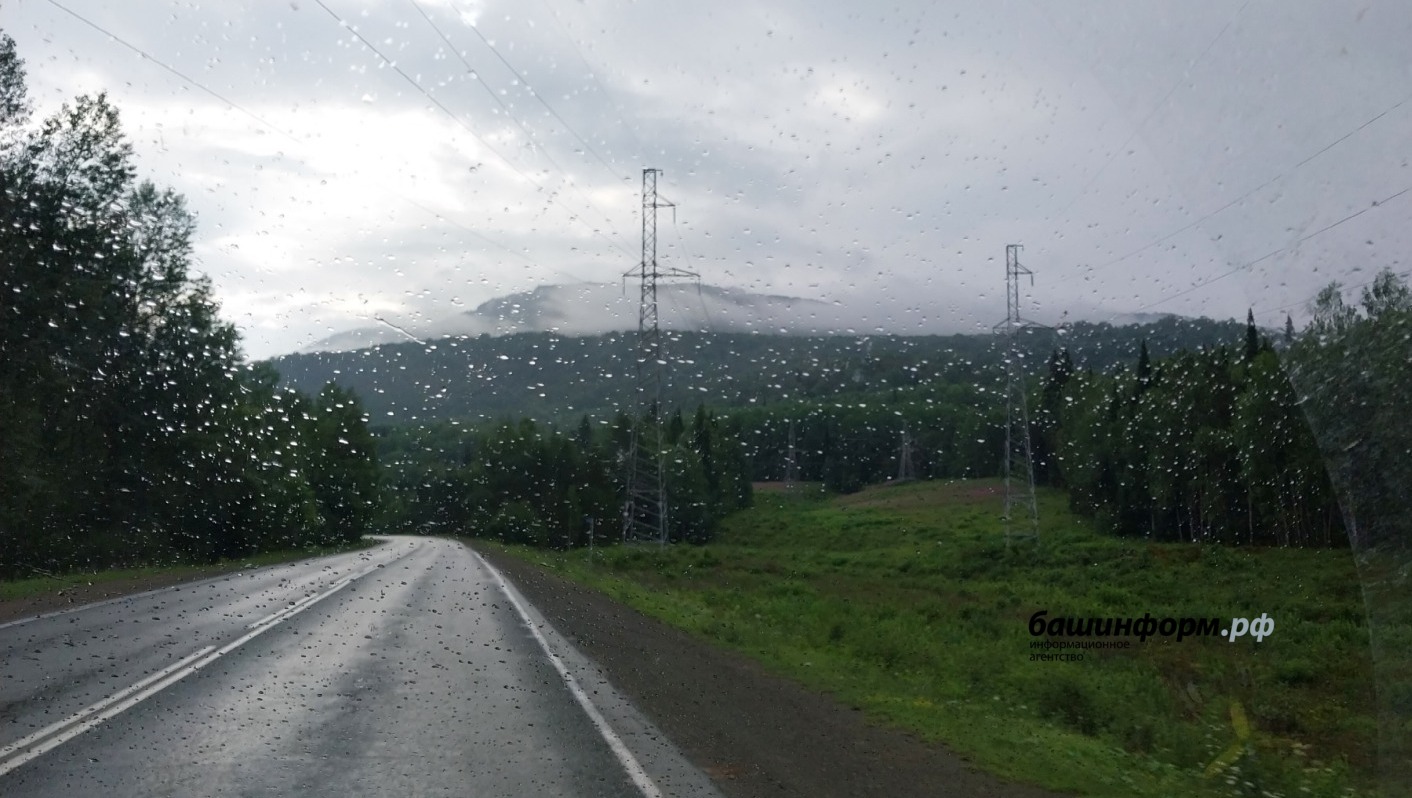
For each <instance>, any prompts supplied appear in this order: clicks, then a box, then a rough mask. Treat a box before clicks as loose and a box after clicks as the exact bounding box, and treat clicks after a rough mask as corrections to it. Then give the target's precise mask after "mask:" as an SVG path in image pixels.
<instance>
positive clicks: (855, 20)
mask: <svg viewBox="0 0 1412 798" xmlns="http://www.w3.org/2000/svg"><path fill="white" fill-rule="evenodd" d="M0 27H3V29H4V30H5V31H6V32H7V33H9V34H10V35H11V36H13V37H14V38H15V40H16V42H17V44H18V46H19V50H20V54H21V56H22V57H23V58H25V60H26V62H27V65H28V70H29V79H30V86H31V95H32V99H33V100H34V102H35V105H36V110H37V111H38V114H37V116H41V117H42V116H43V115H45V114H47V113H50V112H52V111H53V110H55V109H57V107H58V105H59V104H60V103H62V102H63V101H64V100H65V99H67V98H70V97H72V96H74V95H76V94H79V93H84V92H96V91H107V92H109V94H110V96H111V97H112V98H113V99H114V100H115V101H116V103H117V104H118V105H119V107H120V108H121V109H122V111H123V113H124V121H125V125H126V129H127V130H128V132H129V135H130V137H131V139H132V141H133V143H134V146H135V147H136V150H137V152H138V155H139V159H140V163H141V166H142V168H143V170H144V172H145V173H146V174H147V175H148V176H150V177H151V178H152V179H153V180H155V181H156V182H158V183H160V184H166V185H170V186H172V187H174V188H176V189H177V190H178V191H180V192H182V193H184V194H185V195H186V196H187V197H188V199H189V200H190V202H191V204H192V206H193V208H194V209H195V211H196V212H197V214H198V216H199V222H200V234H199V240H198V244H197V255H198V257H199V261H200V268H201V270H202V271H204V272H206V273H208V274H209V275H210V276H211V277H212V279H213V280H214V282H215V285H216V288H217V293H218V298H219V299H220V301H221V303H222V305H223V308H224V312H225V315H226V316H227V317H228V318H229V319H231V320H232V321H234V322H235V323H236V324H237V325H238V326H239V327H240V328H241V330H242V331H243V333H244V336H245V341H246V344H245V346H246V351H247V353H248V354H249V355H251V356H253V357H264V356H268V355H272V354H276V353H279V352H285V351H290V350H293V349H296V348H299V347H301V346H304V345H306V344H308V343H309V342H310V341H313V340H316V339H319V338H322V337H324V336H327V335H329V334H331V333H334V332H338V331H342V330H347V329H350V328H354V327H365V326H368V325H370V324H376V323H377V322H376V319H378V318H383V319H387V320H390V321H393V322H396V323H398V324H410V325H416V324H418V323H423V322H425V321H426V320H428V319H436V318H443V317H446V316H449V315H451V314H455V313H457V312H459V311H461V310H465V309H469V308H471V307H474V306H475V305H477V304H479V303H480V302H483V301H485V300H488V299H491V298H493V297H496V296H501V295H504V294H506V293H509V292H512V291H522V290H527V289H530V288H532V287H534V286H536V285H541V284H547V283H573V282H580V281H590V282H614V281H618V280H619V279H620V275H621V274H622V273H623V272H624V271H626V270H628V269H630V268H632V266H634V265H635V264H636V262H637V260H638V257H639V239H638V237H639V233H640V225H641V218H640V212H639V202H640V200H639V189H640V186H641V170H642V168H643V167H655V168H660V169H662V170H664V171H663V175H662V180H661V183H660V190H661V192H662V194H663V195H664V197H666V198H667V199H669V200H671V201H672V202H674V203H675V204H676V206H677V207H676V210H675V214H673V213H671V212H664V214H663V215H662V216H661V217H660V237H661V253H662V257H663V261H664V263H667V264H673V265H677V266H681V267H684V268H689V269H693V270H695V271H698V272H700V273H701V274H702V275H703V279H704V280H705V281H707V282H709V283H712V284H715V285H722V286H728V287H734V288H741V289H747V290H752V291H761V292H767V293H773V294H785V295H792V296H800V297H807V298H811V299H816V300H822V301H825V302H829V303H839V305H838V306H839V307H841V308H843V309H844V310H845V311H846V313H848V314H851V315H850V318H857V319H859V320H860V322H861V323H864V324H869V325H874V326H879V325H880V326H884V327H887V328H889V329H891V330H893V331H897V332H909V331H932V330H966V329H982V328H989V326H990V325H991V324H993V323H994V322H996V321H998V320H1000V319H1001V318H1003V317H1004V313H1005V310H1004V294H1003V285H1004V267H1003V264H1004V251H1005V245H1006V244H1008V243H1021V244H1023V245H1024V247H1025V248H1024V253H1023V262H1024V263H1025V265H1027V266H1028V267H1029V268H1031V269H1032V270H1033V271H1034V272H1035V287H1034V289H1033V293H1032V294H1030V295H1029V296H1028V298H1027V300H1026V301H1027V302H1029V303H1031V304H1030V309H1029V311H1028V315H1030V316H1031V317H1033V318H1035V319H1037V320H1040V321H1046V322H1054V321H1057V320H1059V319H1060V318H1061V317H1062V316H1063V315H1064V314H1067V315H1068V317H1069V318H1094V319H1101V318H1109V317H1114V316H1115V315H1119V314H1130V313H1134V312H1146V313H1150V312H1175V313H1183V314H1190V315H1208V316H1213V317H1232V316H1244V313H1245V310H1246V308H1247V307H1254V308H1255V310H1256V313H1257V317H1258V318H1259V320H1260V321H1261V322H1262V323H1266V324H1269V325H1271V326H1277V325H1279V324H1282V323H1283V319H1284V314H1285V312H1286V311H1287V310H1288V311H1291V312H1293V313H1294V314H1295V317H1296V318H1299V317H1300V315H1301V309H1302V307H1303V305H1304V303H1305V301H1306V300H1307V299H1308V298H1309V297H1310V296H1311V295H1312V294H1313V293H1314V292H1315V291H1317V290H1318V288H1319V287H1320V286H1321V285H1323V284H1325V283H1327V282H1328V281H1330V280H1335V279H1337V280H1341V281H1343V282H1344V283H1345V284H1350V285H1357V284H1361V283H1364V282H1366V281H1368V280H1370V279H1372V277H1373V275H1374V273H1375V272H1376V271H1377V270H1378V269H1380V268H1383V267H1391V268H1393V269H1394V270H1396V271H1399V272H1401V271H1404V270H1405V269H1406V268H1407V266H1406V263H1405V258H1404V254H1403V253H1404V252H1405V250H1406V247H1407V245H1408V243H1409V239H1412V224H1409V220H1412V192H1409V194H1407V195H1403V194H1399V192H1401V191H1403V190H1405V189H1409V188H1412V170H1409V168H1408V163H1407V158H1408V149H1409V141H1412V135H1409V134H1412V48H1409V47H1408V46H1407V42H1409V41H1412V4H1408V3H1406V2H1403V1H1402V0H1396V1H1395V2H1384V3H1371V4H1364V3H1324V2H1317V3H1316V2H1307V3H1294V2H1289V1H1288V0H1249V1H1248V2H1228V1H1222V2H1180V3H1177V2H1171V3H1130V2H1111V3H1087V2H1085V3H1053V2H1041V1H1040V0H1033V1H1031V2H1009V1H1008V0H998V1H996V2H986V3H932V2H901V3H889V4H885V5H881V4H873V3H867V4H864V3H857V2H840V1H839V0H809V1H808V2H806V1H805V0H775V1H773V2H758V1H752V2H737V1H736V0H716V1H715V2H709V3H685V2H673V1H671V0H658V1H656V2H646V1H643V2H625V1H623V0H586V2H573V1H572V0H515V1H514V2H506V1H505V0H376V1H375V0H294V1H293V2H287V1H286V2H275V1H274V0H269V1H268V2H266V1H265V0H259V1H256V2H233V1H232V0H209V2H206V3H204V4H203V3H193V2H171V3H169V2H158V1H157V0H152V1H151V2H146V1H144V2H131V3H108V2H91V1H90V0H60V2H51V1H50V0H18V2H16V0H8V1H7V2H6V3H5V4H4V6H3V7H2V8H0ZM1027 290H1028V287H1027Z"/></svg>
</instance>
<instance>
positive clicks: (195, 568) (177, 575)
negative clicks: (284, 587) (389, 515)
mask: <svg viewBox="0 0 1412 798" xmlns="http://www.w3.org/2000/svg"><path fill="white" fill-rule="evenodd" d="M376 543H377V541H375V540H373V539H372V538H363V540H362V541H360V542H359V543H355V544H351V545H346V546H320V547H315V548H309V549H289V550H285V551H272V552H265V553H264V554H254V555H251V556H249V557H238V558H235V559H230V560H221V561H220V562H216V563H211V564H208V565H151V566H144V567H141V568H112V569H109V570H106V571H95V572H91V573H85V572H76V573H67V574H55V575H43V576H36V577H33V578H30V579H11V580H0V601H14V600H19V599H30V598H40V597H45V596H54V595H59V594H61V593H66V592H70V591H73V590H75V589H76V588H80V587H82V588H89V587H101V586H105V585H111V586H114V587H119V586H123V587H126V586H129V585H130V586H132V587H133V588H134V589H135V590H143V589H146V586H148V585H150V586H153V587H156V586H159V584H160V585H169V584H175V583H177V582H186V581H190V580H193V579H202V578H205V577H208V576H219V575H220V574H224V573H230V572H231V571H239V570H243V569H249V568H260V567H263V566H266V565H278V564H279V563H283V562H290V561H293V560H303V559H306V558H309V557H321V556H324V555H327V554H338V553H340V552H344V551H356V550H358V549H365V548H368V547H370V546H373V545H376ZM122 592H126V591H125V590H124V591H122Z"/></svg>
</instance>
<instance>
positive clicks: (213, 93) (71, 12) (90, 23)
mask: <svg viewBox="0 0 1412 798" xmlns="http://www.w3.org/2000/svg"><path fill="white" fill-rule="evenodd" d="M49 5H51V6H54V7H55V8H57V9H59V10H60V11H63V12H64V13H65V14H68V15H69V16H71V17H73V18H74V19H76V20H78V21H79V22H82V23H83V24H85V25H87V26H88V27H90V28H92V29H94V30H96V31H98V32H99V33H101V34H103V35H104V36H107V37H108V38H110V39H112V40H113V41H115V42H117V43H118V44H121V45H122V46H124V47H126V48H127V49H129V50H131V51H133V52H134V53H137V54H138V55H139V56H141V57H142V58H143V59H144V60H147V61H151V62H152V63H154V64H156V65H157V66H159V67H161V68H162V69H164V70H166V71H167V72H169V73H171V74H172V75H175V76H176V77H177V78H178V79H180V80H181V81H182V82H183V83H185V84H187V85H188V86H191V87H192V88H195V89H198V90H200V91H203V92H205V93H206V94H209V95H211V96H212V97H215V98H216V99H217V100H220V101H221V102H223V103H225V104H226V105H228V106H230V107H231V108H234V109H235V110H237V111H239V112H240V113H242V114H245V115H246V116H248V117H250V118H251V119H253V120H255V121H256V122H259V123H260V124H261V125H264V126H265V127H267V128H269V129H270V130H273V131H275V132H276V133H279V134H280V135H281V136H284V137H285V138H287V139H289V140H290V141H293V142H295V143H296V144H299V143H302V142H300V141H299V140H298V139H296V138H295V137H294V136H292V135H290V134H289V133H286V132H285V131H283V130H280V129H279V128H277V127H275V126H274V125H272V124H270V123H269V122H267V121H266V120H265V119H264V118H263V117H261V116H260V115H259V114H257V113H255V112H254V111H251V110H250V109H249V108H246V107H245V106H243V105H240V104H239V103H237V102H235V101H234V100H230V99H228V98H226V97H224V96H222V95H221V94H219V93H218V92H216V91H215V90H214V89H210V88H207V87H206V86H203V85H202V84H200V83H197V82H196V81H195V80H192V79H191V78H189V77H187V76H186V75H185V74H183V73H182V72H181V71H180V70H178V69H177V68H176V67H174V66H171V65H169V64H166V63H164V62H162V61H160V60H158V59H157V58H155V57H153V56H152V55H151V54H150V53H148V52H147V51H146V50H143V49H142V48H141V47H138V46H137V45H135V44H132V43H131V42H129V41H127V40H126V39H124V38H122V37H121V36H118V35H117V34H116V33H113V32H112V31H110V30H108V29H106V28H104V27H102V26H101V25H99V24H98V23H96V22H94V21H93V20H91V19H88V18H87V17H85V16H83V15H82V14H80V13H78V12H77V11H74V10H73V9H71V8H69V7H67V6H65V5H63V4H62V3H59V2H57V1H56V0H49Z"/></svg>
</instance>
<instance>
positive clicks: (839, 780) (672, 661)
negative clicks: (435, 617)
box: [477, 547, 1057, 798]
mask: <svg viewBox="0 0 1412 798" xmlns="http://www.w3.org/2000/svg"><path fill="white" fill-rule="evenodd" d="M477 550H478V551H479V552H480V554H481V555H482V556H483V557H485V559H487V560H489V561H490V562H491V563H492V564H493V565H494V566H495V567H496V568H497V569H499V570H500V571H501V572H502V573H503V574H504V575H505V576H506V578H507V579H509V580H510V581H511V582H512V583H513V584H514V585H515V587H516V588H517V589H518V590H519V591H520V592H521V593H522V594H524V596H525V597H527V598H528V599H529V601H530V602H531V603H532V604H533V605H534V606H535V607H536V608H537V609H538V610H539V612H540V613H541V614H542V615H543V616H544V617H545V618H546V619H547V620H548V621H549V623H550V624H552V625H553V626H554V627H555V629H556V630H558V632H559V633H560V634H561V635H563V636H564V637H565V638H566V639H568V640H569V641H570V642H572V643H573V645H575V646H576V647H578V649H579V650H580V651H582V652H583V654H584V655H585V656H587V657H588V658H589V659H591V660H593V661H594V662H595V663H596V664H597V665H598V667H599V668H601V669H602V670H603V672H604V673H605V674H606V676H607V678H608V680H609V681H610V682H611V683H612V684H613V686H614V687H616V688H617V689H618V690H619V691H620V692H621V693H622V694H623V695H625V696H626V697H627V698H628V699H629V700H630V701H632V702H633V703H634V704H635V705H636V706H637V708H638V709H639V710H641V711H642V712H643V713H644V714H646V715H647V716H648V717H649V718H650V719H651V721H652V722H653V723H654V724H655V725H656V726H657V727H658V728H660V729H661V730H662V731H663V733H665V734H666V735H667V736H668V737H669V738H670V739H671V740H672V742H673V743H675V744H676V745H677V746H678V747H679V748H680V749H681V750H682V751H683V752H684V753H685V755H686V756H687V757H688V758H689V759H690V760H691V761H692V763H693V764H695V765H696V766H697V767H698V768H699V769H701V770H702V771H703V772H705V773H706V774H707V775H708V776H709V777H710V778H711V779H712V781H714V782H715V784H716V786H717V787H718V788H719V789H720V790H721V791H722V792H723V793H725V794H726V795H728V796H732V798H735V797H736V796H801V798H802V797H803V796H809V797H810V798H813V797H815V796H818V797H819V798H824V797H826V796H871V795H876V796H898V795H934V796H976V797H977V798H988V797H990V796H995V797H996V798H999V796H1007V797H1011V798H1041V797H1046V798H1054V796H1056V795H1057V794H1056V793H1052V792H1047V791H1044V790H1040V789H1038V788H1035V787H1029V786H1026V785H1016V784H1009V783H1006V782H1003V781H1001V780H1000V779H998V778H996V777H994V776H991V775H989V774H986V773H982V772H980V771H977V770H976V769H975V768H974V767H972V766H971V765H970V764H969V763H968V762H966V761H965V760H964V759H962V758H961V757H959V756H957V755H956V754H954V753H952V752H951V751H949V750H947V749H946V748H944V747H942V746H940V745H936V744H931V743H927V742H924V741H922V740H919V739H918V738H916V737H913V736H911V735H908V734H906V733H905V732H901V731H897V730H894V729H886V728H880V727H876V726H872V725H869V724H867V723H865V722H864V719H863V715H862V713H861V712H858V711H856V710H853V709H850V708H848V707H846V706H843V705H840V704H839V703H838V702H837V701H835V700H833V699H832V698H830V697H828V696H824V695H819V694H816V693H813V692H811V691H809V690H806V689H804V688H803V687H801V686H800V685H798V684H796V683H794V682H792V681H790V680H788V679H783V678H780V677H777V676H774V675H772V674H769V673H767V672H765V670H764V669H763V668H762V667H760V666H759V665H758V664H756V663H755V662H753V661H751V660H749V659H748V658H746V657H743V656H741V655H738V654H735V653H733V652H728V651H723V650H721V649H718V648H714V647H712V646H710V645H708V644H707V643H705V642H702V641H700V640H698V639H696V638H694V637H691V636H690V635H688V634H686V633H685V632H682V631H680V630H677V629H674V628H672V627H670V626H667V625H666V624H663V623H661V622H659V621H657V620H655V619H652V618H649V617H647V616H645V615H643V614H642V613H640V612H638V611H636V610H634V609H632V608H630V607H627V606H625V605H622V604H620V603H618V602H616V601H613V600H612V599H610V598H608V597H607V596H604V595H603V594H602V593H599V592H597V591H595V590H592V589H591V588H587V587H585V586H583V585H579V584H577V583H574V582H570V581H568V580H566V579H564V578H563V577H560V576H558V575H557V574H554V573H551V572H549V571H547V570H546V569H544V568H541V567H539V566H536V565H534V564H532V563H529V562H526V561H524V560H521V559H519V558H516V557H514V556H510V555H505V554H501V553H499V552H496V551H491V550H489V547H481V548H479V549H477Z"/></svg>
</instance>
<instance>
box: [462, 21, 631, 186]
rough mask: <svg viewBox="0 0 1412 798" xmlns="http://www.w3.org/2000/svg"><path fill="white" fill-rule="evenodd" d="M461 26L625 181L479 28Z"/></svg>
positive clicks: (463, 22) (586, 147)
mask: <svg viewBox="0 0 1412 798" xmlns="http://www.w3.org/2000/svg"><path fill="white" fill-rule="evenodd" d="M462 25H463V26H464V27H466V28H470V30H471V32H472V33H474V34H475V35H476V38H478V39H480V40H481V42H482V43H483V44H485V46H486V47H488V48H490V52H492V53H494V54H495V57H496V58H498V59H500V63H502V64H504V65H505V68H506V69H508V70H510V72H511V74H513V75H514V76H515V77H516V78H517V79H519V81H520V82H521V83H523V84H524V87H525V89H526V90H527V91H529V93H530V96H532V97H534V98H535V99H536V100H538V101H539V104H540V105H542V106H544V108H545V110H547V111H548V112H549V113H550V115H552V116H553V117H554V118H555V119H557V120H559V124H561V125H563V126H564V129H565V130H567V131H569V133H570V135H572V136H573V137H574V138H575V139H577V140H578V142H579V143H580V144H582V145H583V146H584V149H586V150H588V151H589V152H590V153H592V154H593V157H594V158H597V159H598V162H599V163H601V164H603V167H604V168H605V169H607V170H608V173H609V174H611V175H613V176H614V177H615V178H618V179H620V180H626V179H627V177H625V176H624V175H623V174H622V173H621V172H619V171H618V170H617V168H616V167H614V166H613V165H612V164H610V163H608V161H607V160H606V159H605V158H604V157H603V156H602V155H600V154H599V153H598V150H596V149H594V147H593V145H592V144H589V143H588V142H587V141H585V140H584V138H583V136H580V135H579V134H578V131H576V130H574V128H573V126H572V125H570V124H569V123H568V122H567V121H566V120H565V119H564V117H562V116H560V115H559V112H558V111H556V110H554V106H552V105H550V104H549V102H548V101H547V100H545V99H544V98H543V97H541V96H540V95H539V92H537V91H535V90H534V86H532V85H530V82H529V79H528V78H526V77H525V76H524V75H522V74H520V71H519V70H518V69H516V68H515V66H514V64H511V63H510V62H509V60H508V59H506V58H505V56H503V55H501V54H500V51H499V50H497V49H496V48H495V45H493V44H491V43H490V40H489V39H487V38H486V37H485V34H484V33H481V32H480V28H477V27H476V26H474V25H468V24H466V23H465V21H464V20H462Z"/></svg>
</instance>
